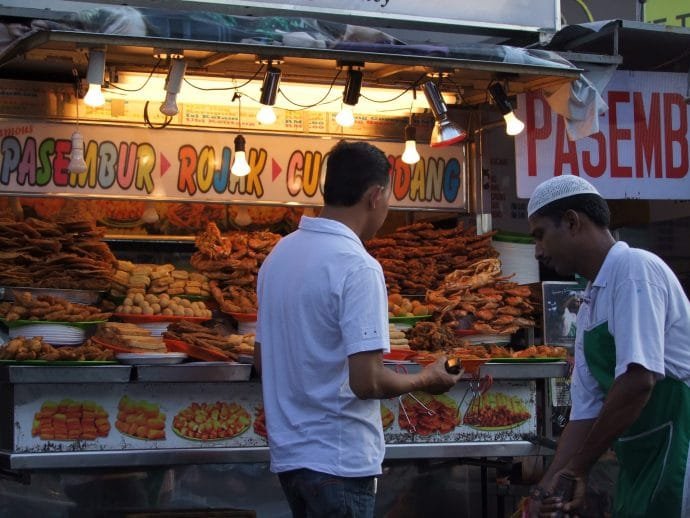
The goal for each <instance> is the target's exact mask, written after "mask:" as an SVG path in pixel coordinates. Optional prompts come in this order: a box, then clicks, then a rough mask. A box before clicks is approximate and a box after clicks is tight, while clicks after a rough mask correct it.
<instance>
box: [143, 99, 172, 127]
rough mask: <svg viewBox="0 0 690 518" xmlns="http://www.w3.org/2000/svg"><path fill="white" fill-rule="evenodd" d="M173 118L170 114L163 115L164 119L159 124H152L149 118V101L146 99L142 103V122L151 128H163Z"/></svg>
mask: <svg viewBox="0 0 690 518" xmlns="http://www.w3.org/2000/svg"><path fill="white" fill-rule="evenodd" d="M172 120H173V118H172V117H170V116H167V115H166V117H165V121H163V122H162V123H161V124H160V125H159V126H154V125H153V123H152V122H151V119H149V101H146V104H144V122H145V123H146V125H147V126H148V127H149V128H151V129H163V128H165V127H167V126H168V125H169V124H170V123H171V122H172Z"/></svg>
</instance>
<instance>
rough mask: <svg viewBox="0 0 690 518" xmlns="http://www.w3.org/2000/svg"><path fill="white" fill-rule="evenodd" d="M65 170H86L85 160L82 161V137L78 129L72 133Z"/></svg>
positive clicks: (78, 171) (73, 171) (75, 171)
mask: <svg viewBox="0 0 690 518" xmlns="http://www.w3.org/2000/svg"><path fill="white" fill-rule="evenodd" d="M67 170H68V171H69V172H70V173H77V174H78V173H85V172H86V170H87V167H86V162H85V161H84V137H82V135H81V133H79V132H78V131H75V132H74V133H72V151H70V159H69V164H67Z"/></svg>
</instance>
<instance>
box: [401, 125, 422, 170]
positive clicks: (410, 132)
mask: <svg viewBox="0 0 690 518" xmlns="http://www.w3.org/2000/svg"><path fill="white" fill-rule="evenodd" d="M419 159H420V157H419V152H418V151H417V128H415V127H414V126H413V125H412V124H408V125H407V126H405V150H404V151H403V154H402V161H403V162H405V163H406V164H410V165H412V164H416V163H417V162H419Z"/></svg>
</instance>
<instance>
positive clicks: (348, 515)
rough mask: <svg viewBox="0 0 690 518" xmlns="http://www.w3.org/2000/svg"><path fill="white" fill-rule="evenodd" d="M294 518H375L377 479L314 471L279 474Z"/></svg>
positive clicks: (304, 470) (297, 470) (300, 470)
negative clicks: (340, 475)
mask: <svg viewBox="0 0 690 518" xmlns="http://www.w3.org/2000/svg"><path fill="white" fill-rule="evenodd" d="M278 478H279V479H280V484H281V486H283V491H284V492H285V496H286V497H287V500H288V503H289V504H290V510H291V511H292V516H293V517H294V518H320V517H324V518H372V517H373V516H374V502H375V499H376V485H375V484H376V479H375V477H373V476H371V477H337V476H335V475H329V474H327V473H320V472H318V471H312V470H310V469H296V470H293V471H285V472H283V473H278Z"/></svg>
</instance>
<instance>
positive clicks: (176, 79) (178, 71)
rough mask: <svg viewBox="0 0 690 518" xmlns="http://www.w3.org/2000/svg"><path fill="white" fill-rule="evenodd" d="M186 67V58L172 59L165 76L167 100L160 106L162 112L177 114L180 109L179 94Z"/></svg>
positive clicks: (169, 114) (170, 115) (169, 115)
mask: <svg viewBox="0 0 690 518" xmlns="http://www.w3.org/2000/svg"><path fill="white" fill-rule="evenodd" d="M186 69H187V63H185V60H184V59H182V58H175V59H172V60H171V61H170V68H169V69H168V75H167V77H166V78H165V101H163V104H161V106H160V108H159V109H160V112H161V113H162V114H164V115H167V116H168V117H172V116H174V115H177V112H178V111H179V109H178V108H177V94H178V93H180V88H181V87H182V79H183V78H184V73H185V70H186Z"/></svg>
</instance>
